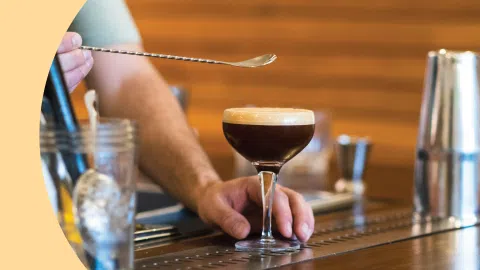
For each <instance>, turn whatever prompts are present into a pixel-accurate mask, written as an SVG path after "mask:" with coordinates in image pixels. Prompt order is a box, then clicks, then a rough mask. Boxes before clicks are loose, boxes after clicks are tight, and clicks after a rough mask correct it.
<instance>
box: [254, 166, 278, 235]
mask: <svg viewBox="0 0 480 270" xmlns="http://www.w3.org/2000/svg"><path fill="white" fill-rule="evenodd" d="M258 176H259V177H260V185H261V188H262V208H263V226H262V239H261V241H265V242H273V241H275V240H274V239H273V236H272V205H273V196H274V194H275V184H276V183H277V174H276V173H274V172H268V171H260V172H259V173H258Z"/></svg>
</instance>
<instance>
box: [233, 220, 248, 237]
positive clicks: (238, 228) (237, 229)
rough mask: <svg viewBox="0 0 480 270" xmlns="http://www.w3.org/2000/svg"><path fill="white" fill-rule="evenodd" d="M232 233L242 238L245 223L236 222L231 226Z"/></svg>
mask: <svg viewBox="0 0 480 270" xmlns="http://www.w3.org/2000/svg"><path fill="white" fill-rule="evenodd" d="M232 231H233V234H234V235H235V236H236V237H238V238H243V236H244V234H245V224H244V223H243V222H237V223H236V224H235V225H234V227H233V228H232Z"/></svg>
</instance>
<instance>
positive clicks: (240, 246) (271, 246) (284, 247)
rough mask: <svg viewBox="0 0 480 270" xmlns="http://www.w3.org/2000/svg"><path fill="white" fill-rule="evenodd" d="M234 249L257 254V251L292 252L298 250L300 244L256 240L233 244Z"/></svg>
mask: <svg viewBox="0 0 480 270" xmlns="http://www.w3.org/2000/svg"><path fill="white" fill-rule="evenodd" d="M235 248H236V249H237V250H238V251H246V252H258V251H273V252H278V251H293V250H297V249H299V248H300V242H298V241H285V240H270V241H262V240H260V239H258V240H243V241H239V242H237V243H235Z"/></svg>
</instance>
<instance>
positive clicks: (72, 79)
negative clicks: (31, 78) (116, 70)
mask: <svg viewBox="0 0 480 270" xmlns="http://www.w3.org/2000/svg"><path fill="white" fill-rule="evenodd" d="M81 45H82V37H81V36H80V35H79V34H77V33H74V32H67V33H66V34H65V35H64V36H63V39H62V43H61V44H60V46H59V47H58V50H57V54H58V58H59V61H60V65H61V66H62V71H63V74H64V77H65V82H66V84H67V87H68V90H69V91H70V92H72V91H73V90H75V88H76V87H77V86H78V84H79V83H80V82H81V81H82V80H83V79H84V78H85V77H86V76H87V74H88V72H90V70H91V69H92V66H93V57H92V53H91V52H90V51H87V50H80V46H81Z"/></svg>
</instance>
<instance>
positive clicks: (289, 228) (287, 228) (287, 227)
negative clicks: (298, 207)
mask: <svg viewBox="0 0 480 270" xmlns="http://www.w3.org/2000/svg"><path fill="white" fill-rule="evenodd" d="M285 232H286V233H287V235H288V236H289V237H290V236H291V235H292V223H290V222H287V224H285Z"/></svg>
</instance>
